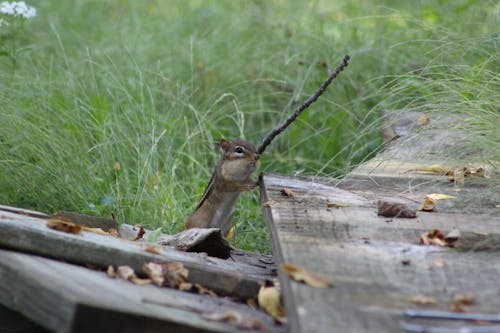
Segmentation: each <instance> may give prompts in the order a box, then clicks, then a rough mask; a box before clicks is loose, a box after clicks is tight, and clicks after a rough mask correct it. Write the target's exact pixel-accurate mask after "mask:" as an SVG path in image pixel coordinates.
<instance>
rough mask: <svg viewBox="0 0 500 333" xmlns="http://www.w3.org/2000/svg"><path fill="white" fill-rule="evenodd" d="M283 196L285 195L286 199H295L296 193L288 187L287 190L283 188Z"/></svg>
mask: <svg viewBox="0 0 500 333" xmlns="http://www.w3.org/2000/svg"><path fill="white" fill-rule="evenodd" d="M281 194H282V195H284V196H286V197H293V196H295V193H294V192H293V191H292V190H291V189H289V188H287V187H285V188H283V189H282V190H281Z"/></svg>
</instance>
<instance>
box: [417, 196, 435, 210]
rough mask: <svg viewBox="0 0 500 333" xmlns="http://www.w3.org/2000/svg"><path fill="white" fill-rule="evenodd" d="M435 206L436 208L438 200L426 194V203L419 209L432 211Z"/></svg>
mask: <svg viewBox="0 0 500 333" xmlns="http://www.w3.org/2000/svg"><path fill="white" fill-rule="evenodd" d="M434 208H436V201H434V200H433V199H432V198H429V197H428V196H426V197H425V199H424V203H423V204H422V206H421V207H420V208H419V210H423V211H425V212H432V211H433V210H434Z"/></svg>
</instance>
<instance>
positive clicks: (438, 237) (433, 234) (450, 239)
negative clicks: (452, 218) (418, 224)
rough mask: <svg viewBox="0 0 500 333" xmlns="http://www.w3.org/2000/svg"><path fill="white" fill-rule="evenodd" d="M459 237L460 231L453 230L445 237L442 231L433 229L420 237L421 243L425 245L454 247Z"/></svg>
mask: <svg viewBox="0 0 500 333" xmlns="http://www.w3.org/2000/svg"><path fill="white" fill-rule="evenodd" d="M459 237H460V231H458V229H454V230H452V231H451V232H450V233H449V234H447V235H446V236H445V235H443V233H442V232H441V230H439V229H433V230H430V231H427V232H424V233H423V234H421V235H420V243H421V244H423V245H437V246H448V247H454V246H455V243H456V242H457V240H458V238H459Z"/></svg>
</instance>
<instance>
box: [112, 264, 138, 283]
mask: <svg viewBox="0 0 500 333" xmlns="http://www.w3.org/2000/svg"><path fill="white" fill-rule="evenodd" d="M116 277H119V278H120V279H123V280H130V279H131V278H133V277H135V272H134V269H133V268H132V267H130V266H118V268H117V269H116Z"/></svg>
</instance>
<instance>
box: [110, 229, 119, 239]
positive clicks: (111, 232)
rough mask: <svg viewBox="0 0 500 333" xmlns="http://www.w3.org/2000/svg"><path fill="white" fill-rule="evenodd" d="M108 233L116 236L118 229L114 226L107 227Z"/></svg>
mask: <svg viewBox="0 0 500 333" xmlns="http://www.w3.org/2000/svg"><path fill="white" fill-rule="evenodd" d="M108 235H110V236H111V237H118V236H119V234H118V230H116V229H114V228H111V229H108Z"/></svg>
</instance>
